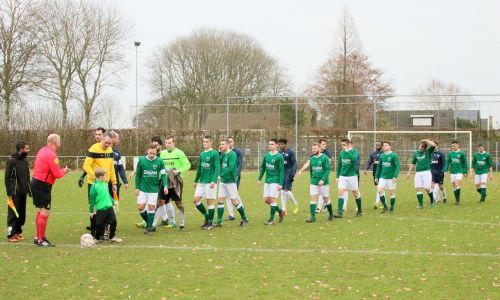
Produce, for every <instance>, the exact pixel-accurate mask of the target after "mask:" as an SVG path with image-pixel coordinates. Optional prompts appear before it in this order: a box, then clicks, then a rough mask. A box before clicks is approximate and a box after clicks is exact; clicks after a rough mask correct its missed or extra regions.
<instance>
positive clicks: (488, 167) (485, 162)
mask: <svg viewBox="0 0 500 300" xmlns="http://www.w3.org/2000/svg"><path fill="white" fill-rule="evenodd" d="M474 173H476V175H475V176H474V184H475V185H476V190H477V192H478V193H479V194H480V195H481V198H480V199H479V203H483V202H484V201H486V183H487V182H488V179H490V180H492V179H493V161H492V160H491V155H490V154H489V153H488V152H486V151H484V146H483V144H479V145H477V152H476V153H474V156H473V157H472V165H471V174H474Z"/></svg>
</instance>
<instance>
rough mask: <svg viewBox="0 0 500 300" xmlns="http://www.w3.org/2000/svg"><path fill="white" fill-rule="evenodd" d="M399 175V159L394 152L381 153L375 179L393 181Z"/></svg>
mask: <svg viewBox="0 0 500 300" xmlns="http://www.w3.org/2000/svg"><path fill="white" fill-rule="evenodd" d="M398 175H399V158H398V155H397V154H396V153H394V152H392V151H391V152H388V153H385V152H384V153H382V154H381V155H380V157H379V162H378V166H377V172H376V175H375V178H377V179H380V178H383V179H394V178H398Z"/></svg>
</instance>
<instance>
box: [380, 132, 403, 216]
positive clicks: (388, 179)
mask: <svg viewBox="0 0 500 300" xmlns="http://www.w3.org/2000/svg"><path fill="white" fill-rule="evenodd" d="M383 148H384V153H382V154H381V155H380V157H379V163H378V166H377V171H376V173H375V182H376V183H377V190H378V194H379V197H380V202H382V205H383V206H384V208H383V209H382V211H381V213H385V212H386V211H387V210H388V208H387V202H386V201H385V189H388V190H389V193H390V195H391V209H390V210H389V211H390V212H393V211H394V206H395V204H396V181H397V178H398V175H399V158H398V156H397V154H396V153H394V152H392V143H391V142H388V141H385V142H384V143H383Z"/></svg>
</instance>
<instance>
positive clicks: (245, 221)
mask: <svg viewBox="0 0 500 300" xmlns="http://www.w3.org/2000/svg"><path fill="white" fill-rule="evenodd" d="M247 224H248V220H243V221H241V222H240V226H242V227H243V226H246V225H247Z"/></svg>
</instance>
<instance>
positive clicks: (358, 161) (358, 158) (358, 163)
mask: <svg viewBox="0 0 500 300" xmlns="http://www.w3.org/2000/svg"><path fill="white" fill-rule="evenodd" d="M356 154H357V157H356V172H357V173H358V175H359V166H360V165H361V156H359V153H356Z"/></svg>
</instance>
